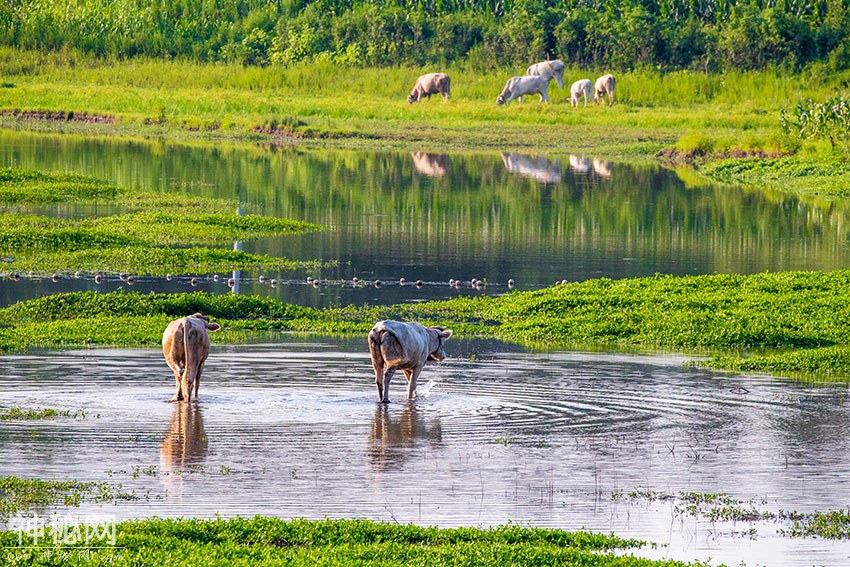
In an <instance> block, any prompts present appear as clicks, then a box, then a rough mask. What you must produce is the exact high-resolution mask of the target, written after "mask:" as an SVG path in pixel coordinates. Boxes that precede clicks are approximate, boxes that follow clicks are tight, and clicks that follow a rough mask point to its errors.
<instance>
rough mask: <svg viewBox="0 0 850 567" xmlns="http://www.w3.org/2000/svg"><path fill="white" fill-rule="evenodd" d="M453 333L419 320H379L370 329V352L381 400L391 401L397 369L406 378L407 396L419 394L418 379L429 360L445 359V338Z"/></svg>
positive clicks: (408, 397)
mask: <svg viewBox="0 0 850 567" xmlns="http://www.w3.org/2000/svg"><path fill="white" fill-rule="evenodd" d="M451 336H452V331H451V329H443V328H441V327H425V326H423V325H421V324H420V323H415V322H414V323H403V322H400V321H378V322H377V323H375V326H374V327H372V330H371V331H369V352H370V353H371V355H372V368H373V369H374V370H375V385H376V386H377V387H378V402H381V403H385V404H386V403H389V401H390V379H391V378H392V377H393V373H394V372H395V371H396V369H397V368H400V369H401V370H402V372H404V375H405V377H406V378H407V399H408V400H412V399H414V398H415V397H416V379H417V378H419V373H420V372H422V368H423V367H424V366H425V363H426V362H427V361H429V360H434V361H436V362H440V361H442V360H443V359H444V358H446V349H445V346H444V345H443V341H445V340H447V339H448V338H449V337H451Z"/></svg>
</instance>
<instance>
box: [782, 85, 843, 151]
mask: <svg viewBox="0 0 850 567" xmlns="http://www.w3.org/2000/svg"><path fill="white" fill-rule="evenodd" d="M780 120H781V123H782V129H783V130H784V131H785V132H786V133H788V134H793V135H796V136H799V137H800V138H802V139H804V140H809V139H812V138H823V139H827V140H829V143H830V144H831V145H832V147H833V149H834V148H835V143H836V141H841V142H846V141H847V140H850V99H845V98H844V97H842V96H835V97H832V98H831V99H829V100H827V101H826V102H815V101H813V100H812V99H805V100H803V101H801V102H798V103H797V106H796V107H795V108H794V110H793V111H790V112H789V111H787V110H786V109H783V110H782V114H781V118H780Z"/></svg>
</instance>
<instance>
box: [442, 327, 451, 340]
mask: <svg viewBox="0 0 850 567" xmlns="http://www.w3.org/2000/svg"><path fill="white" fill-rule="evenodd" d="M453 332H454V331H452V330H451V329H443V330H441V331H440V336H441V337H443V338H444V339H447V338H449V337H450V336H452V333H453Z"/></svg>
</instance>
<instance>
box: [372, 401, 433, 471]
mask: <svg viewBox="0 0 850 567" xmlns="http://www.w3.org/2000/svg"><path fill="white" fill-rule="evenodd" d="M426 439H427V440H428V441H430V443H431V445H432V446H436V445H439V444H440V443H441V442H442V440H443V433H442V431H441V429H440V421H439V419H438V418H436V417H434V418H432V419H431V420H430V422H429V421H426V419H425V414H424V413H423V410H422V409H420V408H417V407H416V405H415V404H412V403H407V404H405V405H404V408H402V409H401V411H399V410H398V409H397V408H390V407H389V406H387V405H386V404H380V405H379V406H378V408H377V409H376V410H375V416H374V418H373V420H372V433H371V435H369V444H368V446H367V449H366V455H367V459H368V461H369V464H371V465H372V468H374V469H375V470H378V471H383V470H387V469H392V468H396V467H400V466H401V465H402V464H404V461H406V460H407V459H408V457H410V456H411V455H412V454H413V448H414V447H416V446H417V445H418V444H419V443H420V442H421V441H422V440H426Z"/></svg>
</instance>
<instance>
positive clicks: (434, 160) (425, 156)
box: [410, 152, 449, 177]
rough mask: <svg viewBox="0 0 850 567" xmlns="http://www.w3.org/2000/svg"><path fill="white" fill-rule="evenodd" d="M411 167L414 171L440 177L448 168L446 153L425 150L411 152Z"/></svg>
mask: <svg viewBox="0 0 850 567" xmlns="http://www.w3.org/2000/svg"><path fill="white" fill-rule="evenodd" d="M410 157H412V158H413V167H415V168H416V171H418V172H419V173H423V174H425V175H432V176H435V177H442V176H443V175H445V174H446V171H448V169H449V156H448V154H429V153H425V152H412V153H411V154H410Z"/></svg>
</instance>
